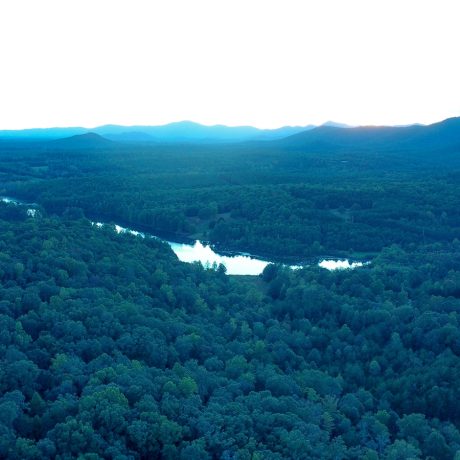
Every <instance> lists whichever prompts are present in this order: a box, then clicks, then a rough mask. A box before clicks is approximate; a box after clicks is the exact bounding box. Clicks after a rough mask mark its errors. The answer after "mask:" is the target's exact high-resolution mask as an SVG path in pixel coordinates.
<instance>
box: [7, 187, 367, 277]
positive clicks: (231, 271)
mask: <svg viewBox="0 0 460 460" xmlns="http://www.w3.org/2000/svg"><path fill="white" fill-rule="evenodd" d="M0 201H3V202H5V203H12V204H15V205H20V206H27V214H28V215H29V216H31V217H35V216H36V209H35V208H36V207H37V204H35V203H25V202H24V201H21V200H18V199H16V198H12V197H6V196H4V197H0ZM92 224H93V225H94V226H95V227H97V228H100V227H103V226H112V227H113V229H114V231H116V232H117V233H129V234H131V235H135V236H138V237H141V238H146V237H152V238H157V239H160V240H161V241H164V242H166V243H167V244H168V245H169V246H170V247H171V249H172V250H173V252H174V253H175V254H176V256H177V258H178V259H179V260H181V261H182V262H188V263H192V262H201V264H202V265H203V266H204V267H212V266H213V265H214V264H216V265H219V264H223V265H225V267H226V269H227V274H228V275H259V274H260V273H262V271H263V269H264V268H265V267H266V266H267V265H268V264H269V263H270V261H268V260H263V259H259V258H257V257H252V256H250V255H248V254H237V255H234V256H228V255H222V254H219V253H217V252H215V251H214V249H213V248H212V247H211V246H210V245H208V244H203V243H202V242H201V241H198V240H197V241H195V243H194V244H184V243H176V242H174V241H166V240H163V239H161V238H158V237H156V236H154V235H149V234H147V233H143V232H138V231H136V230H132V229H129V228H124V227H121V226H120V225H117V224H115V225H113V224H106V223H103V222H92ZM367 264H369V262H350V261H349V260H348V259H323V260H321V261H320V262H319V263H318V266H320V267H322V268H325V269H326V270H345V269H353V268H358V267H362V266H363V265H367ZM290 267H291V268H292V269H294V270H295V269H300V268H302V265H290Z"/></svg>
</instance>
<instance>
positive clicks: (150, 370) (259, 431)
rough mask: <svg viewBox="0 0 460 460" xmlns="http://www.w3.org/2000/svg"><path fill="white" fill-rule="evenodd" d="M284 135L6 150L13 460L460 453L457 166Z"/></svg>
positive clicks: (9, 447) (7, 452)
mask: <svg viewBox="0 0 460 460" xmlns="http://www.w3.org/2000/svg"><path fill="white" fill-rule="evenodd" d="M289 139H290V140H289V142H284V143H283V142H281V141H273V142H270V143H260V142H250V143H242V144H225V143H222V144H219V145H211V144H210V145H207V144H206V145H196V144H193V143H189V144H184V143H181V144H161V145H144V144H122V143H116V142H108V141H106V140H105V139H102V140H101V139H99V137H97V136H91V137H90V138H88V137H83V138H81V137H76V138H71V139H63V140H61V141H59V142H57V143H55V142H54V141H43V140H36V141H33V140H30V139H27V140H21V141H20V140H0V195H1V196H14V197H18V198H22V199H23V200H24V201H27V202H33V203H36V206H37V210H38V212H37V213H36V214H35V215H34V216H32V215H30V214H28V213H27V206H17V205H15V204H12V203H3V202H0V322H1V327H0V360H1V366H0V458H7V459H18V460H19V459H62V460H66V459H73V458H76V459H82V460H93V459H94V460H96V459H117V460H131V459H156V458H158V459H182V460H193V459H205V460H206V459H209V460H214V459H216V460H217V459H222V460H231V459H234V460H265V459H268V460H281V459H296V460H301V459H319V460H323V459H324V460H326V459H328V460H329V459H330V460H341V459H343V460H353V459H366V460H378V459H382V460H405V459H421V460H422V459H424V460H427V459H435V460H437V459H440V460H451V459H455V460H458V459H459V458H460V406H459V404H458V401H459V399H460V393H459V391H460V389H459V385H458V382H459V381H460V360H459V355H460V333H459V332H460V331H459V326H460V238H459V237H460V206H459V205H460V187H459V185H460V161H459V160H460V157H459V156H458V153H459V150H458V149H456V148H452V147H451V146H448V147H446V149H445V150H443V151H442V155H441V154H440V152H437V151H434V150H433V151H431V150H429V149H428V147H427V149H426V150H423V148H421V147H420V145H419V144H417V146H416V147H417V148H419V147H420V155H416V154H415V153H414V150H415V147H414V149H412V150H411V149H408V148H406V147H404V148H403V147H397V145H396V144H391V145H390V146H388V145H387V147H386V148H385V149H384V148H382V147H381V146H380V147H379V146H377V147H376V146H375V145H372V146H370V147H369V148H368V149H366V148H364V147H362V144H359V143H357V142H356V141H355V140H353V143H354V144H355V145H357V146H358V147H359V148H358V147H356V149H353V148H351V147H349V146H346V145H345V144H344V143H343V142H345V141H342V140H340V142H341V143H340V145H339V144H337V146H335V147H331V145H328V146H327V147H325V146H322V145H320V144H316V147H314V146H312V145H313V144H312V145H310V146H306V145H307V144H305V143H304V140H302V142H300V143H299V141H298V140H296V139H297V138H296V137H294V139H293V138H289ZM337 142H339V141H337ZM423 143H424V145H428V146H429V145H430V143H429V142H428V141H427V138H426V137H423ZM398 145H401V144H398ZM459 145H460V144H459ZM390 147H391V148H390ZM430 148H431V147H430ZM95 218H100V219H101V220H104V221H111V220H112V221H116V222H119V223H127V224H130V225H131V226H132V227H133V228H139V229H146V230H149V231H151V232H152V233H154V234H157V235H173V236H175V237H176V238H178V239H179V238H183V239H194V238H201V239H204V240H208V241H211V242H212V243H213V244H214V245H215V246H216V247H218V248H222V249H229V250H236V251H249V252H251V253H254V254H262V255H267V256H268V257H270V260H274V261H276V262H285V261H291V260H292V261H297V260H306V259H309V258H315V257H320V256H321V255H325V254H327V255H337V256H344V257H351V256H365V257H366V258H369V260H370V261H371V263H370V264H369V265H366V266H364V267H361V268H359V269H355V270H342V271H327V270H324V269H322V268H319V267H315V266H309V267H304V268H302V269H299V270H291V269H289V268H287V267H286V266H284V265H283V264H282V263H273V264H270V265H268V266H267V267H266V268H265V270H264V271H263V273H261V275H260V276H228V275H226V273H225V269H224V267H222V266H219V267H211V268H204V267H203V266H201V265H200V264H198V263H194V264H186V263H182V262H179V261H178V260H177V258H176V257H175V255H174V254H173V252H172V251H171V250H170V248H169V247H168V245H167V244H165V243H162V242H161V241H159V240H156V239H153V238H146V239H142V238H139V237H135V236H133V235H129V234H117V233H116V232H114V231H113V230H111V229H110V227H102V228H98V227H96V226H95V225H92V223H91V220H93V219H95Z"/></svg>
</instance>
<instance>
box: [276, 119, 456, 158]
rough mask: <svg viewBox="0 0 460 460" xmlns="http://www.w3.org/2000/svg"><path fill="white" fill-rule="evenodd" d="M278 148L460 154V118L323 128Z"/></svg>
mask: <svg viewBox="0 0 460 460" xmlns="http://www.w3.org/2000/svg"><path fill="white" fill-rule="evenodd" d="M276 144H277V145H278V146H283V147H289V148H291V149H301V150H308V151H340V150H347V151H352V150H361V151H363V150H372V151H379V152H383V151H387V150H395V149H403V150H413V151H427V150H433V149H437V150H442V149H458V150H459V151H460V117H454V118H448V119H446V120H444V121H441V122H438V123H433V124H431V125H410V126H404V127H393V126H359V127H356V128H347V129H344V128H340V127H334V126H320V127H318V128H315V129H313V130H310V131H304V132H301V133H296V134H294V135H292V136H289V137H286V138H284V139H280V140H278V141H276Z"/></svg>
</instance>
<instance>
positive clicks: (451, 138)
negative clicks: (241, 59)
mask: <svg viewBox="0 0 460 460" xmlns="http://www.w3.org/2000/svg"><path fill="white" fill-rule="evenodd" d="M15 139H23V140H37V141H45V142H55V143H54V144H53V143H48V144H47V145H48V146H47V148H51V149H53V148H57V147H62V148H68V147H72V148H83V147H84V148H91V147H94V148H104V147H107V148H108V147H111V146H114V145H116V144H117V143H129V144H135V143H136V144H156V143H158V144H160V143H171V144H174V143H195V144H200V143H202V144H205V143H208V144H213V143H214V144H217V143H237V142H239V143H241V142H260V143H261V145H264V146H266V147H268V146H269V145H270V146H271V147H273V148H281V149H283V150H284V149H288V150H298V151H310V152H318V153H321V152H331V153H332V152H339V151H375V152H383V151H389V150H395V149H398V150H413V151H427V150H433V149H437V150H439V149H451V150H452V149H454V150H455V149H460V117H454V118H448V119H446V120H444V121H441V122H438V123H433V124H431V125H416V124H415V125H408V126H359V127H351V126H348V125H343V124H340V123H336V122H332V121H328V122H326V123H324V124H323V125H321V126H318V127H315V126H313V125H308V126H303V127H301V126H285V127H282V128H277V129H259V128H255V127H253V126H236V127H229V126H224V125H214V126H205V125H201V124H199V123H194V122H191V121H182V122H176V123H169V124H167V125H161V126H119V125H104V126H99V127H97V128H94V129H92V130H88V129H86V128H81V127H70V128H49V129H28V130H21V131H0V140H2V141H5V140H9V141H15Z"/></svg>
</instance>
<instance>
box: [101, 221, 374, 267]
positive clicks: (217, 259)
mask: <svg viewBox="0 0 460 460" xmlns="http://www.w3.org/2000/svg"><path fill="white" fill-rule="evenodd" d="M95 225H96V226H98V227H102V226H103V225H104V224H103V223H101V222H97V223H95ZM115 231H116V232H117V233H130V234H132V235H136V236H141V237H142V238H145V234H144V233H142V232H137V231H135V230H131V229H128V228H124V227H121V226H120V225H115ZM162 241H165V240H162ZM165 242H166V243H168V244H169V246H170V247H171V249H172V250H173V252H174V254H176V256H177V258H178V259H179V260H181V261H182V262H188V263H192V262H201V264H202V265H203V266H204V267H212V266H215V265H219V264H223V265H225V268H226V269H227V274H229V275H260V274H261V273H262V271H263V270H264V268H265V267H266V266H267V265H268V264H269V263H270V262H269V261H267V260H262V259H258V258H256V257H250V256H249V255H236V256H224V255H221V254H218V253H217V252H215V251H214V250H213V249H212V247H211V246H209V245H207V244H203V243H202V242H201V241H198V240H197V241H195V243H194V244H193V245H192V244H184V243H174V242H172V241H165ZM368 263H369V262H351V263H350V261H349V260H348V259H343V260H332V259H324V260H321V261H320V262H319V263H318V266H320V267H321V268H325V269H326V270H347V269H348V270H349V269H353V268H358V267H362V266H364V265H367V264H368ZM290 267H291V268H292V269H294V270H299V269H301V268H302V265H291V266H290Z"/></svg>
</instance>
